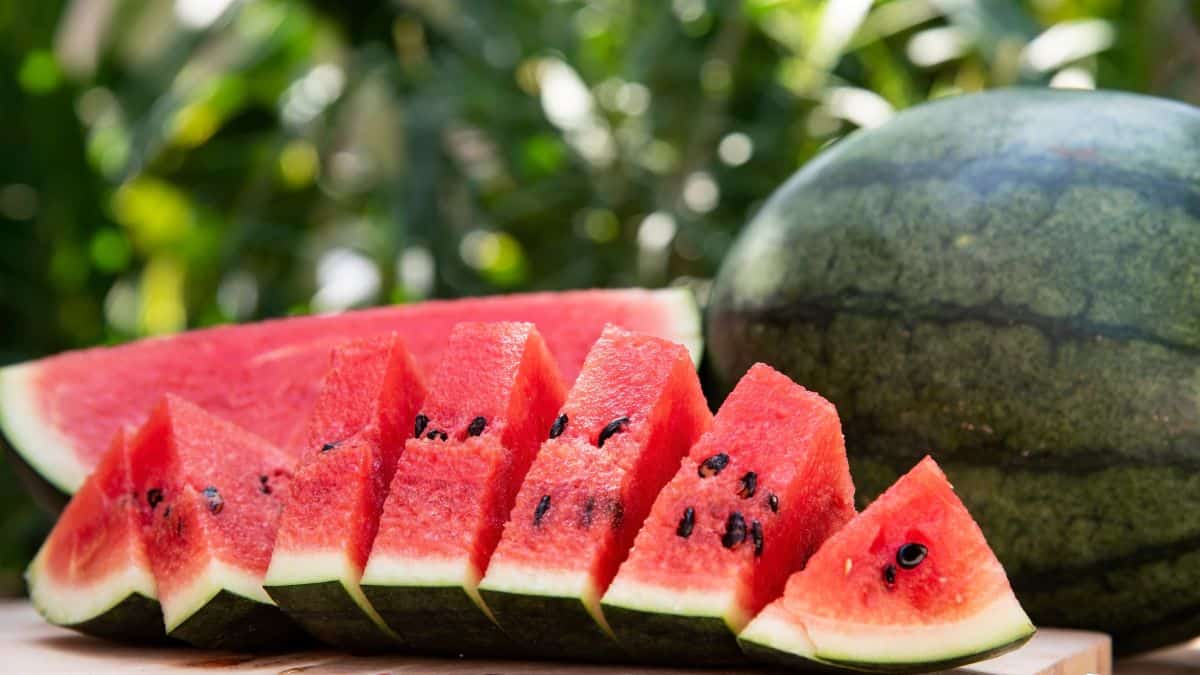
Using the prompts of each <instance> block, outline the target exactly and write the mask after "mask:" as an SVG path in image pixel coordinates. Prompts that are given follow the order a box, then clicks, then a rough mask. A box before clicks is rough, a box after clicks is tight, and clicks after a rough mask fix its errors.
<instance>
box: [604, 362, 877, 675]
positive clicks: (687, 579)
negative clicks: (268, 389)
mask: <svg viewBox="0 0 1200 675" xmlns="http://www.w3.org/2000/svg"><path fill="white" fill-rule="evenodd" d="M853 514H854V485H853V483H852V482H851V480H850V469H849V466H848V464H847V461H846V450H845V446H844V445H843V441H842V432H841V423H840V422H839V421H838V415H837V410H836V409H834V407H833V404H831V403H829V402H828V401H826V400H825V399H823V398H821V397H820V396H818V395H817V394H814V393H812V392H810V391H807V390H805V389H804V388H803V387H800V386H799V385H797V384H795V383H793V382H792V381H791V380H789V379H788V378H787V377H786V376H784V375H782V374H780V373H778V372H776V371H775V370H773V369H771V368H770V367H769V366H766V365H763V364H757V365H755V366H754V367H752V368H751V369H750V370H749V371H748V372H747V373H746V375H745V376H744V377H743V378H742V379H741V381H740V382H738V385H737V387H735V388H734V390H733V392H732V393H730V395H729V397H728V398H727V399H726V400H725V403H724V404H723V405H722V406H721V409H720V410H719V411H718V412H717V415H716V417H715V418H714V420H713V426H712V429H711V430H710V431H709V432H708V433H706V434H705V435H704V436H703V437H702V438H701V439H700V441H699V442H698V443H696V445H694V446H693V447H692V449H691V451H690V452H689V455H688V457H687V458H686V459H685V460H684V461H683V464H682V466H680V467H679V471H678V473H676V474H675V477H674V478H673V479H671V482H670V483H668V484H667V486H666V487H665V488H664V489H663V491H662V492H661V493H660V494H659V495H658V498H657V499H656V500H655V502H654V507H653V509H652V510H651V512H650V516H649V517H648V518H647V519H646V523H645V525H644V526H643V527H642V530H641V532H639V533H638V536H637V539H636V541H635V542H634V546H633V550H632V551H631V552H630V554H629V559H628V560H626V561H625V562H624V563H623V564H622V565H621V568H620V571H619V572H618V573H617V576H616V578H615V579H614V580H613V583H612V585H611V586H610V587H609V589H608V592H607V593H606V594H605V595H604V599H603V609H604V614H605V616H606V617H607V618H608V621H609V625H611V626H612V629H613V631H614V632H615V633H616V636H617V639H618V641H620V643H621V644H622V646H624V647H625V648H626V649H627V650H629V651H630V652H631V653H633V654H634V655H636V656H638V657H639V658H641V659H643V660H650V661H667V662H672V663H722V662H736V661H739V660H742V658H743V656H742V653H741V650H739V649H738V646H737V642H736V640H735V636H736V635H737V633H738V632H739V631H740V630H741V629H742V628H743V627H744V626H745V625H746V623H747V622H748V621H749V620H750V618H751V617H752V616H754V614H755V613H757V612H758V610H759V609H761V608H762V607H763V606H764V605H766V604H767V602H769V601H770V600H771V599H773V598H775V597H777V596H778V595H779V593H780V592H781V591H782V590H783V585H784V583H785V581H786V579H787V576H788V574H790V573H791V572H792V571H794V570H796V569H798V568H799V567H800V566H801V565H803V564H804V562H805V561H806V560H807V559H808V557H809V556H810V555H812V554H813V553H814V552H815V551H816V550H817V547H818V546H820V544H821V542H823V541H824V540H825V539H826V538H827V537H828V536H829V535H830V534H832V533H833V532H835V531H836V530H837V529H838V528H840V527H841V526H842V525H844V524H845V523H846V522H847V521H848V520H849V519H850V517H851V516H852V515H853Z"/></svg>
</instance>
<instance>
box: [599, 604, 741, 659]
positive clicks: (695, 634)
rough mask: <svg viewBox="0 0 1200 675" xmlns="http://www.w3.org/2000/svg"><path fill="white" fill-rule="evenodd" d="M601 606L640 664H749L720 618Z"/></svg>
mask: <svg viewBox="0 0 1200 675" xmlns="http://www.w3.org/2000/svg"><path fill="white" fill-rule="evenodd" d="M601 606H602V607H603V609H604V617H605V618H606V619H608V625H609V627H610V628H612V630H613V633H614V634H615V635H616V636H617V642H618V643H619V644H620V645H621V647H623V648H624V649H625V651H627V652H629V653H630V654H631V655H633V657H634V658H635V659H636V660H637V661H638V662H640V663H656V664H662V665H682V664H687V665H698V666H718V665H745V663H746V657H745V656H744V655H743V654H742V651H741V649H739V648H738V644H737V640H736V637H737V636H736V634H735V633H734V632H733V631H731V630H730V629H729V624H727V623H725V620H724V619H721V618H720V617H713V616H685V615H679V614H661V613H658V612H646V611H641V610H636V609H630V608H628V607H621V606H618V605H607V604H605V605H601Z"/></svg>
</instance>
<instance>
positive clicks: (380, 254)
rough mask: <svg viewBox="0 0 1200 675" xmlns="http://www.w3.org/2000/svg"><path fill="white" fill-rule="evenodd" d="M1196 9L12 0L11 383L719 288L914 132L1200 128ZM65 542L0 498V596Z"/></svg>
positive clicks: (4, 30)
mask: <svg viewBox="0 0 1200 675" xmlns="http://www.w3.org/2000/svg"><path fill="white" fill-rule="evenodd" d="M1198 11H1200V9H1198V6H1197V4H1195V3H1188V2H1183V1H1182V0H1144V1H1133V0H1131V1H1129V2H1121V1H1120V0H1024V1H1021V2H1016V1H1012V0H878V1H875V2H872V1H871V0H745V1H744V2H736V1H733V0H729V1H725V2H721V1H719V0H663V1H661V2H638V1H637V0H592V1H590V2H582V1H579V0H513V1H511V2H493V1H491V0H393V1H392V2H387V1H383V0H340V1H337V2H335V1H333V0H308V1H307V2H301V1H296V0H71V1H63V0H46V1H44V2H12V3H4V4H3V5H0V37H2V38H3V39H2V41H0V100H2V101H3V103H2V105H0V120H2V121H3V124H0V148H3V159H0V322H2V323H3V325H4V327H5V328H4V332H3V334H2V336H0V363H3V362H10V361H16V360H21V359H26V358H31V357H35V356H40V355H43V354H47V353H51V352H54V351H58V350H62V349H68V348H75V347H82V346H87V345H93V344H99V343H110V342H116V341H122V340H127V339H130V338H134V337H138V336H142V335H149V334H155V333H163V332H170V331H175V330H180V329H184V328H190V327H197V326H205V325H211V324H216V323H222V322H229V321H243V320H250V319H254V318H259V317H267V316H280V315H285V314H289V313H298V312H309V311H330V310H337V309H342V308H347V307H353V306H359V305H366V304H374V303H386V302H405V301H413V300H419V299H421V298H425V297H448V296H460V295H471V294H482V293H495V292H504V291H520V290H531V289H558V288H566V287H584V286H621V285H635V284H636V285H651V286H654V285H662V284H667V283H688V284H693V285H696V286H697V287H698V288H699V289H700V290H701V291H703V282H702V281H700V280H702V279H704V278H706V277H708V276H709V275H711V274H712V272H713V271H714V269H715V267H716V265H717V264H718V263H719V261H720V259H721V256H722V254H723V252H724V251H725V249H726V247H727V246H728V244H729V243H730V241H731V239H732V237H733V236H734V234H735V233H736V232H737V230H738V228H739V226H740V225H741V224H742V223H743V222H744V221H745V220H746V219H747V216H748V214H749V213H751V212H752V211H753V210H754V209H755V208H756V207H757V206H758V205H759V204H760V203H761V201H762V200H763V199H764V198H765V197H766V196H767V195H769V194H770V193H771V191H772V190H773V189H774V188H775V187H776V186H777V185H778V184H779V183H780V182H782V181H783V180H784V179H786V178H787V176H788V175H790V174H791V173H792V172H793V171H794V170H795V169H796V168H797V167H799V166H800V165H801V164H802V163H804V162H805V161H806V160H807V159H808V158H810V157H812V156H813V155H814V154H815V153H817V152H818V151H819V150H820V149H821V148H822V147H823V146H825V145H827V144H829V143H831V142H834V141H836V140H837V139H838V138H839V137H841V136H842V135H844V134H846V133H848V132H850V131H852V130H854V129H855V128H858V127H860V126H871V125H877V124H880V123H882V122H883V121H885V120H886V119H887V118H888V117H889V116H890V115H892V114H893V113H894V111H896V110H898V109H902V108H905V107H908V106H912V105H915V104H918V103H920V102H922V101H924V100H927V99H930V98H935V97H939V96H948V95H953V94H955V93H960V92H966V91H974V90H979V89H983V88H988V87H996V86H1004V85H1010V84H1031V85H1053V86H1074V87H1093V86H1100V87H1107V88H1118V89H1129V90H1135V91H1145V92H1152V93H1158V94H1161V95H1166V96H1172V97H1175V98H1179V99H1182V100H1190V101H1192V102H1197V101H1200V33H1198V31H1197V28H1196V21H1195V19H1196V15H1197V13H1198ZM3 470H4V471H7V469H3ZM45 525H46V522H45V520H44V518H43V517H41V516H38V515H37V514H36V513H34V512H33V511H32V510H31V508H30V507H29V506H28V504H27V502H26V499H25V497H24V496H23V494H22V492H21V491H20V490H19V488H17V487H16V485H15V482H14V481H13V480H12V479H11V477H9V476H8V475H7V474H4V475H0V537H2V538H3V539H2V545H0V569H7V570H18V569H19V568H20V567H21V566H22V564H23V562H24V560H25V559H26V558H27V556H28V555H29V553H30V551H31V549H32V547H33V546H35V545H36V543H37V541H38V540H39V538H40V536H41V533H42V531H43V528H44V527H45ZM5 587H7V588H9V589H13V588H17V587H18V586H17V581H16V576H15V575H14V574H11V573H10V574H9V575H8V576H6V577H5V576H3V575H0V590H2V589H3V588H5Z"/></svg>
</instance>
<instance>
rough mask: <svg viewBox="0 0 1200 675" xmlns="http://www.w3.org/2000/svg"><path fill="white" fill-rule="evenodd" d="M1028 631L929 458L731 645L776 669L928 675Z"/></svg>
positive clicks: (1017, 640)
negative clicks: (816, 666) (820, 667)
mask: <svg viewBox="0 0 1200 675" xmlns="http://www.w3.org/2000/svg"><path fill="white" fill-rule="evenodd" d="M1033 633H1034V627H1033V624H1032V623H1030V621H1029V617H1028V616H1026V615H1025V611H1024V610H1023V609H1021V605H1020V603H1019V602H1017V598H1016V596H1015V595H1013V592H1012V588H1011V587H1010V586H1009V583H1008V577H1007V576H1006V575H1005V574H1004V568H1003V567H1002V566H1001V565H1000V562H999V561H998V560H997V559H996V556H995V555H994V554H993V553H992V550H991V549H990V548H989V547H988V544H987V541H986V540H985V539H984V537H983V532H982V531H980V529H979V526H978V525H976V524H975V521H974V520H973V519H972V518H971V515H970V514H969V513H967V509H966V507H965V506H963V504H962V502H961V501H959V499H958V497H957V496H956V495H955V494H954V489H953V488H952V487H951V486H950V483H949V482H948V481H947V480H946V476H945V475H944V474H943V473H942V471H941V469H940V468H938V466H937V464H936V463H934V461H933V460H932V459H930V458H929V457H926V458H925V459H924V460H922V461H921V462H920V463H919V464H917V466H916V467H915V468H913V469H912V470H911V471H909V473H908V474H906V475H905V476H903V477H902V478H900V480H899V481H897V482H896V484H895V485H893V486H892V487H891V488H889V489H888V490H887V492H885V493H883V495H881V496H880V497H879V498H878V499H877V500H875V502H874V503H872V504H871V505H870V506H869V507H868V508H867V510H865V511H863V512H862V514H860V515H859V516H858V517H856V518H855V519H854V520H853V521H851V522H850V524H849V525H847V526H846V527H845V528H844V529H842V530H841V531H840V532H838V533H837V534H835V535H833V536H832V537H830V539H829V540H828V541H827V542H825V544H824V545H823V546H822V547H821V550H820V551H818V552H817V554H816V555H814V556H813V557H812V559H810V560H809V561H808V565H807V566H806V567H805V568H804V570H803V571H801V572H797V573H796V574H794V575H792V577H791V578H790V579H789V580H788V583H787V589H786V591H785V592H784V594H783V596H782V597H781V598H779V599H777V600H775V601H774V602H772V603H771V604H770V605H768V606H767V608H766V609H764V610H763V611H762V613H761V614H759V615H758V616H757V617H755V619H754V620H753V621H752V622H750V625H748V626H747V627H746V629H745V631H743V632H742V634H741V635H740V636H739V638H738V640H739V642H740V643H741V645H742V648H743V649H744V650H745V651H746V652H747V653H748V654H750V655H751V656H753V657H755V658H759V659H763V660H766V661H770V662H776V663H782V664H784V665H790V666H799V667H804V666H805V665H809V666H811V665H812V664H811V661H818V662H821V663H825V664H829V665H837V666H846V667H850V668H854V669H858V670H877V671H894V672H930V671H934V670H942V669H945V668H952V667H954V666H958V665H962V664H964V663H970V662H972V661H977V660H979V659H983V658H987V657H990V656H994V655H996V654H999V653H1000V652H1004V651H1008V650H1010V649H1014V648H1016V647H1018V646H1020V645H1021V644H1022V643H1024V642H1025V641H1026V640H1028V639H1029V638H1030V637H1031V636H1032V635H1033Z"/></svg>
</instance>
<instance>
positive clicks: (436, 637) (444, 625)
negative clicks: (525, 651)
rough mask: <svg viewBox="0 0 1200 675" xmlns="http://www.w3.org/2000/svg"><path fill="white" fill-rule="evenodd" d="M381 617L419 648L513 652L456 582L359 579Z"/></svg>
mask: <svg viewBox="0 0 1200 675" xmlns="http://www.w3.org/2000/svg"><path fill="white" fill-rule="evenodd" d="M362 589H363V593H364V594H365V595H366V596H367V600H369V601H370V602H371V605H372V606H373V607H375V609H376V611H378V612H379V615H380V616H382V617H383V620H384V622H385V623H386V624H387V625H388V626H390V627H391V628H392V630H394V631H396V632H397V633H399V634H400V635H401V636H402V637H403V639H404V641H405V642H406V643H407V644H408V645H409V646H410V647H411V648H412V649H415V650H416V651H418V652H421V653H426V654H438V655H442V656H492V657H510V658H512V657H518V656H521V655H522V652H521V650H520V649H518V647H517V645H516V643H514V642H513V641H512V640H511V639H509V637H508V636H507V635H505V634H504V631H502V630H500V627H499V626H497V625H496V624H495V622H493V621H492V620H491V619H490V618H488V616H487V615H486V614H484V613H483V610H482V609H480V608H479V606H478V605H476V604H475V601H474V600H472V599H471V596H470V595H469V594H468V593H467V591H466V589H464V588H463V587H461V586H374V585H365V584H364V585H363V587H362Z"/></svg>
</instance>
